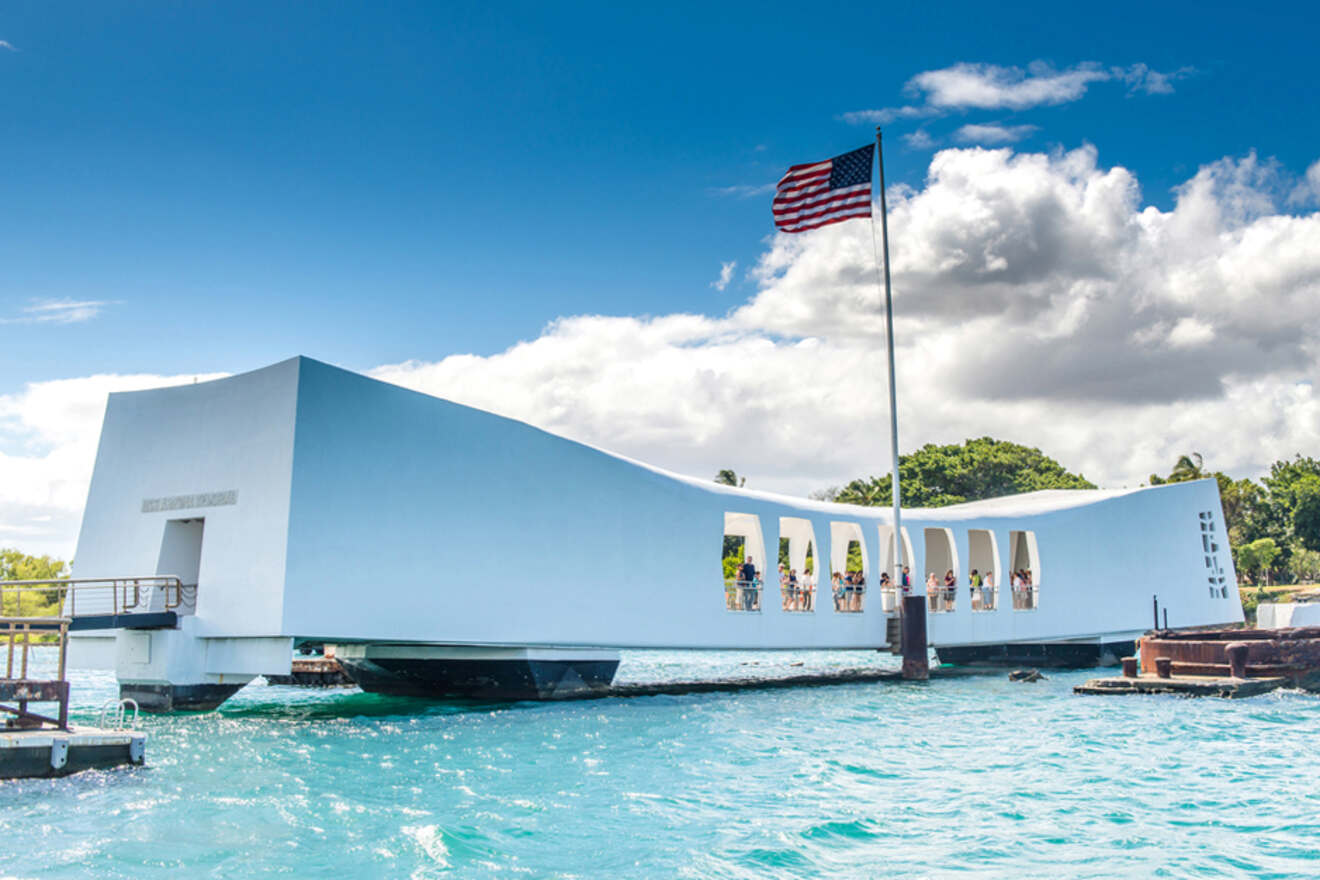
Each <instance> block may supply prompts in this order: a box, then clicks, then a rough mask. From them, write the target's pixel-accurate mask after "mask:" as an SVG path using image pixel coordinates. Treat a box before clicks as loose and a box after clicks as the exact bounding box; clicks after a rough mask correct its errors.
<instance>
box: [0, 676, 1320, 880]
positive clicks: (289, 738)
mask: <svg viewBox="0 0 1320 880" xmlns="http://www.w3.org/2000/svg"><path fill="white" fill-rule="evenodd" d="M43 662H44V661H43ZM795 663H802V664H804V666H803V667H798V666H794V665H792V664H795ZM894 663H895V658H892V657H889V656H888V655H878V654H861V655H859V654H740V653H718V654H683V653H659V652H637V653H629V654H625V655H624V664H623V666H622V667H621V668H620V679H621V680H628V681H638V682H641V681H657V680H682V679H686V678H698V677H710V676H746V675H749V674H753V675H764V676H775V675H784V674H789V673H800V672H802V671H804V669H811V668H813V667H821V666H855V665H863V664H878V665H893V664H894ZM1090 674H1091V673H1087V672H1055V673H1048V675H1049V678H1048V680H1046V681H1043V682H1039V683H1036V684H1021V683H1011V682H1009V681H1007V680H1006V678H1005V676H1004V674H1003V673H996V674H993V675H978V676H970V677H961V678H952V679H943V680H936V681H932V682H929V683H925V684H912V683H882V684H857V685H840V686H829V687H804V688H791V689H783V690H744V691H739V692H734V693H715V694H700V695H692V696H661V697H644V698H634V699H609V700H593V701H582V702H571V703H551V704H539V703H514V704H490V705H453V704H444V703H433V702H427V701H421V700H410V699H397V698H382V697H377V696H373V695H370V694H363V693H361V692H359V691H357V690H355V689H336V690H314V689H301V688H287V687H272V686H269V685H266V684H264V683H261V680H258V682H256V683H254V684H252V685H249V686H248V687H247V688H245V689H244V690H242V691H240V692H239V694H238V695H237V696H235V697H234V698H233V699H231V700H230V701H229V702H227V703H226V704H225V705H224V706H222V707H221V709H220V710H219V711H217V712H211V713H206V714H194V715H184V716H172V717H154V716H144V717H143V720H142V724H141V726H142V727H143V728H144V729H145V730H146V731H147V732H148V734H149V736H150V739H149V742H148V745H147V765H146V766H145V767H141V768H127V769H122V770H116V771H107V772H89V773H83V774H79V775H76V776H72V777H68V778H64V779H56V780H19V781H9V782H0V838H2V839H3V840H4V841H5V845H4V846H3V847H0V877H42V878H47V877H49V878H65V877H67V878H75V877H77V878H81V877H97V878H107V877H116V878H117V877H123V878H155V877H264V876H291V877H300V878H302V877H334V878H342V880H350V878H367V877H370V878H376V877H412V878H430V877H464V878H467V877H476V878H483V877H563V878H601V877H660V878H668V877H729V878H744V877H745V878H764V877H831V878H834V877H946V876H961V877H969V878H970V877H976V878H981V877H1005V878H1024V877H1105V878H1110V877H1143V878H1144V877H1314V876H1320V760H1318V759H1320V697H1314V696H1309V695H1305V694H1300V693H1293V692H1277V693H1274V694H1270V695H1266V696H1262V697H1257V698H1253V699H1250V700H1242V701H1227V700H1217V699H1200V700H1194V699H1186V698H1176V697H1108V698H1107V697H1079V696H1074V695H1073V694H1072V693H1071V688H1072V686H1073V685H1074V684H1076V683H1077V682H1079V681H1082V680H1083V679H1085V678H1087V677H1089V675H1090ZM72 681H73V689H74V690H73V693H74V701H75V706H74V712H73V715H74V720H75V722H79V721H81V722H84V723H95V721H96V717H97V709H98V707H99V706H100V704H101V703H102V702H103V701H104V700H106V699H109V698H111V697H113V696H114V694H115V685H114V681H113V678H112V677H111V676H110V675H109V674H106V673H74V674H73V675H72Z"/></svg>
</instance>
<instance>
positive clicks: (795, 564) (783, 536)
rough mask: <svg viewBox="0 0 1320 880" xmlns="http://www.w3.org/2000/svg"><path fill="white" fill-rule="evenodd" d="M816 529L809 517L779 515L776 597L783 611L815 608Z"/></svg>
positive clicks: (805, 610) (817, 555) (804, 610)
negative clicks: (777, 592) (777, 590)
mask: <svg viewBox="0 0 1320 880" xmlns="http://www.w3.org/2000/svg"><path fill="white" fill-rule="evenodd" d="M819 558H820V554H819V553H818V552H817V551H816V530H815V529H814V528H812V526H811V520H807V519H802V518H801V517H796V516H782V517H780V518H779V597H780V603H781V607H782V608H783V610H784V611H794V612H797V611H802V612H807V611H815V610H816V581H817V576H816V568H817V567H818V565H819V562H818V560H819Z"/></svg>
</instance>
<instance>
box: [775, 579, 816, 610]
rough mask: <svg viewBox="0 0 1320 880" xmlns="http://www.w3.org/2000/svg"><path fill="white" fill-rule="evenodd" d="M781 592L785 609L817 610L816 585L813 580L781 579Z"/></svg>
mask: <svg viewBox="0 0 1320 880" xmlns="http://www.w3.org/2000/svg"><path fill="white" fill-rule="evenodd" d="M779 594H780V596H781V597H782V598H783V603H784V604H783V610H784V611H795V612H796V611H815V610H816V585H815V584H813V583H812V582H811V581H807V580H802V581H788V580H783V581H780V582H779Z"/></svg>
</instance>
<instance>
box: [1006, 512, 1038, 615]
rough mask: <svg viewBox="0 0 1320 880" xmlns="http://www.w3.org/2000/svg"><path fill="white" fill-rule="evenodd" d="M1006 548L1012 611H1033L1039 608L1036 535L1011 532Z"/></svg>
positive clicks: (1026, 532) (1033, 533) (1024, 532)
mask: <svg viewBox="0 0 1320 880" xmlns="http://www.w3.org/2000/svg"><path fill="white" fill-rule="evenodd" d="M1008 546H1009V548H1010V551H1009V559H1008V566H1009V571H1011V572H1012V575H1011V583H1012V585H1013V610H1014V611H1034V610H1035V609H1036V608H1038V607H1040V551H1039V550H1038V549H1037V547H1036V533H1035V532H1028V531H1021V532H1019V531H1011V532H1009V533H1008Z"/></svg>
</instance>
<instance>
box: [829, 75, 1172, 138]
mask: <svg viewBox="0 0 1320 880" xmlns="http://www.w3.org/2000/svg"><path fill="white" fill-rule="evenodd" d="M1193 73H1195V70H1194V69H1193V68H1191V67H1183V68H1180V69H1178V70H1175V71H1172V72H1169V73H1162V72H1160V71H1158V70H1152V69H1151V68H1150V67H1149V66H1148V65H1146V64H1141V63H1138V64H1133V65H1131V66H1130V67H1104V66H1102V65H1100V64H1097V63H1096V62H1094V61H1084V62H1082V63H1081V64H1078V65H1076V66H1074V67H1069V68H1065V69H1063V70H1056V69H1055V68H1054V67H1052V66H1051V65H1049V64H1047V63H1046V62H1044V61H1033V62H1032V63H1031V64H1029V65H1027V68H1026V69H1025V70H1023V69H1022V68H1020V67H1004V66H1001V65H998V64H978V63H972V62H966V61H964V62H960V63H958V64H954V65H953V66H951V67H943V68H940V69H939V70H926V71H923V72H921V73H919V74H917V75H916V76H914V77H912V79H910V80H908V82H907V84H906V85H905V86H904V87H903V91H904V92H906V93H907V94H908V95H909V96H911V97H913V98H917V99H918V100H919V101H920V103H917V104H910V105H907V106H904V107H885V108H883V109H879V110H853V111H850V112H848V113H843V114H841V115H840V116H839V118H840V119H841V120H843V121H844V122H849V123H853V124H862V123H870V124H879V125H883V124H885V123H889V122H893V121H894V120H896V119H920V118H925V117H930V116H940V115H944V114H946V113H950V112H956V111H966V110H1026V109H1029V108H1031V107H1042V106H1051V105H1057V104H1067V103H1070V102H1072V101H1076V100H1078V99H1080V98H1082V97H1083V96H1085V95H1086V92H1087V89H1088V88H1090V86H1091V85H1092V84H1093V83H1102V82H1109V81H1112V80H1118V81H1120V82H1124V83H1126V84H1127V85H1128V92H1129V94H1133V93H1135V92H1144V93H1146V94H1150V95H1153V94H1169V93H1171V92H1172V91H1173V85H1172V84H1173V82H1174V81H1175V80H1178V79H1183V78H1185V77H1187V76H1190V75H1192V74H1193Z"/></svg>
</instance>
